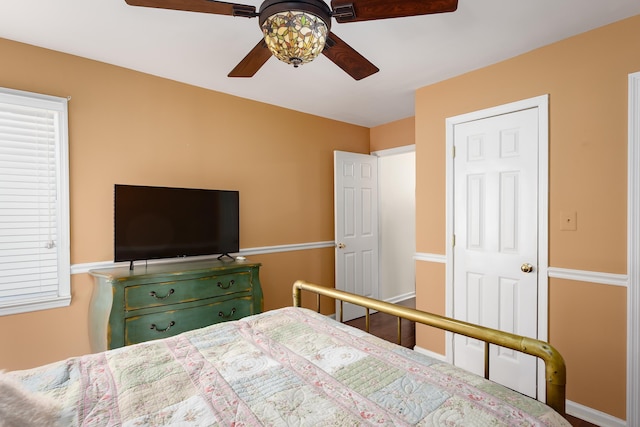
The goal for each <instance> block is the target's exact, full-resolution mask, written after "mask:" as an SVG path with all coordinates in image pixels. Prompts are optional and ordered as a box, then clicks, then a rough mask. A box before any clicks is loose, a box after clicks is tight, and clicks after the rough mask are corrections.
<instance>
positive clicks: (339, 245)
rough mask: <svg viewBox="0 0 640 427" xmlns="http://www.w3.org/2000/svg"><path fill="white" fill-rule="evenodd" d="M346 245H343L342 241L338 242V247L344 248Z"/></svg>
mask: <svg viewBox="0 0 640 427" xmlns="http://www.w3.org/2000/svg"><path fill="white" fill-rule="evenodd" d="M346 247H347V245H345V244H344V243H338V249H344V248H346Z"/></svg>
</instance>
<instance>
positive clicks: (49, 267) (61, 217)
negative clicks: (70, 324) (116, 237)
mask: <svg viewBox="0 0 640 427" xmlns="http://www.w3.org/2000/svg"><path fill="white" fill-rule="evenodd" d="M68 192H69V191H68V138H67V100H66V99H64V98H58V97H51V96H46V95H38V94H33V93H28V92H21V91H14V90H10V89H3V88H0V314H14V313H20V312H25V311H32V310H39V309H44V308H53V307H60V306H64V305H68V304H69V302H70V260H69V203H68Z"/></svg>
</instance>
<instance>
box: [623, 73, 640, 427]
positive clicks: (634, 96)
mask: <svg viewBox="0 0 640 427" xmlns="http://www.w3.org/2000/svg"><path fill="white" fill-rule="evenodd" d="M628 79H629V80H628V92H629V101H628V102H629V106H628V110H629V111H628V115H629V119H628V128H629V130H628V138H629V140H628V143H627V144H628V154H627V162H628V166H627V180H628V185H627V192H628V194H627V199H628V201H627V211H628V212H627V235H628V236H629V238H628V239H627V277H628V279H627V420H626V421H627V425H628V426H633V425H638V424H639V423H640V408H639V407H638V405H637V404H636V403H637V402H638V399H640V360H638V356H639V355H640V313H638V311H639V310H640V266H639V264H640V262H639V261H640V239H639V238H638V233H640V172H639V171H638V169H637V165H638V164H639V163H640V72H636V73H632V74H629V78H628Z"/></svg>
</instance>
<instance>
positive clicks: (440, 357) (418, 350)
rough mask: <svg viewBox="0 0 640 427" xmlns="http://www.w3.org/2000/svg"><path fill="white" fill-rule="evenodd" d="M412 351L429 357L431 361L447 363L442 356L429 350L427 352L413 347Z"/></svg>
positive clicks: (424, 349)
mask: <svg viewBox="0 0 640 427" xmlns="http://www.w3.org/2000/svg"><path fill="white" fill-rule="evenodd" d="M413 350H414V351H416V352H418V353H421V354H424V355H425V356H429V357H431V358H432V359H436V360H439V361H441V362H445V363H448V362H447V358H446V357H445V356H444V355H443V354H440V353H435V352H433V351H431V350H427V349H426V348H422V347H418V346H417V345H416V346H415V347H413Z"/></svg>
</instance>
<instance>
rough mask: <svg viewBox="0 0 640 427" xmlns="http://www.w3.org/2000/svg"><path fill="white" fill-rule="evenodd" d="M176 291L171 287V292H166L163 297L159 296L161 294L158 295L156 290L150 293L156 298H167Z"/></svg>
mask: <svg viewBox="0 0 640 427" xmlns="http://www.w3.org/2000/svg"><path fill="white" fill-rule="evenodd" d="M174 292H175V290H174V289H173V288H172V289H169V293H168V294H166V295H165V296H163V297H159V296H158V294H156V291H151V292H149V295H151V296H152V297H154V298H155V299H165V298H169V295H171V294H172V293H174Z"/></svg>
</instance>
